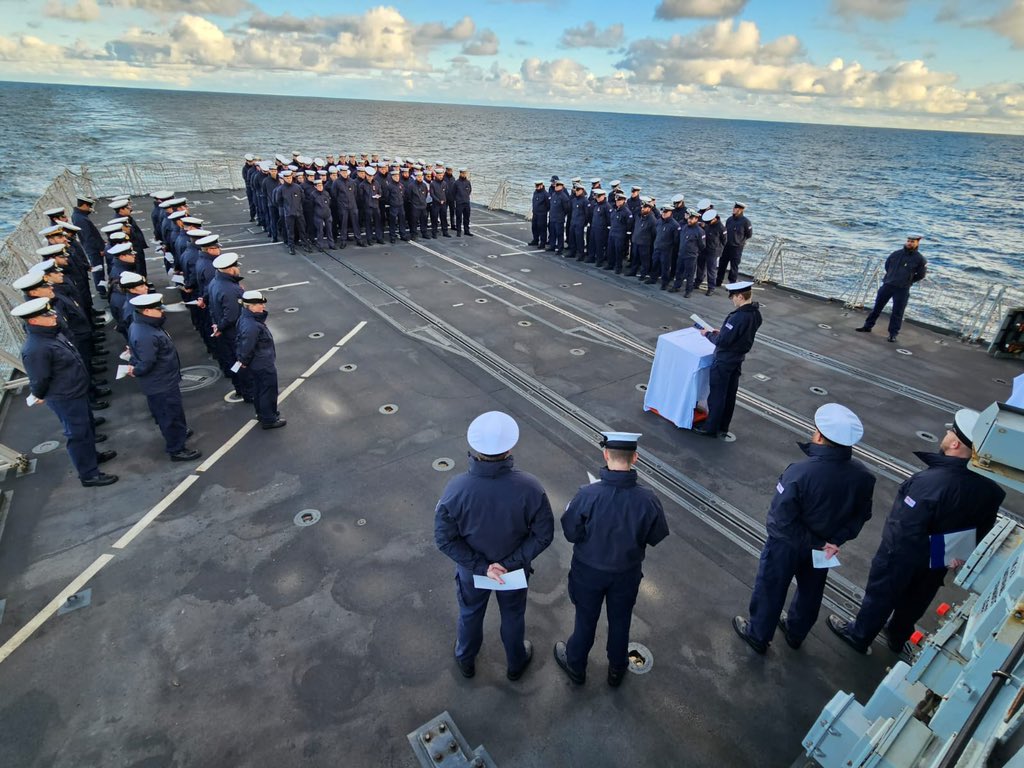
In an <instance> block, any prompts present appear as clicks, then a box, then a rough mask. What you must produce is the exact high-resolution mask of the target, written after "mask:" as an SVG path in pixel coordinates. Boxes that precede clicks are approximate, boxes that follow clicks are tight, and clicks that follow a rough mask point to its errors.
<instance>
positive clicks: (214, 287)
mask: <svg viewBox="0 0 1024 768" xmlns="http://www.w3.org/2000/svg"><path fill="white" fill-rule="evenodd" d="M241 283H242V277H241V275H237V276H236V275H229V274H227V273H226V272H217V274H216V275H214V276H213V280H211V281H210V285H209V286H208V287H207V289H206V294H207V297H208V298H209V300H210V302H209V304H207V309H208V310H209V312H210V322H211V323H213V324H214V325H216V326H217V328H218V330H220V332H221V333H227V334H229V335H230V334H231V333H234V331H235V324H236V323H237V322H238V316H239V314H240V313H241V311H242V306H241V304H239V303H238V302H239V301H240V300H241V298H242V294H243V293H245V291H244V290H243V289H242V285H241Z"/></svg>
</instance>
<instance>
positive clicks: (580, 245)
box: [566, 221, 587, 261]
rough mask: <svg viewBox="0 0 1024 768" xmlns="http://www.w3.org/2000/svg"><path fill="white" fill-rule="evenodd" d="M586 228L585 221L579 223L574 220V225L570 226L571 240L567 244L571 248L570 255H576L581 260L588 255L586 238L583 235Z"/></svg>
mask: <svg viewBox="0 0 1024 768" xmlns="http://www.w3.org/2000/svg"><path fill="white" fill-rule="evenodd" d="M584 230H585V227H584V222H582V221H581V222H580V223H579V224H578V225H577V224H576V222H575V221H574V222H573V223H572V226H571V227H569V242H568V243H567V244H566V248H568V250H569V253H568V255H569V256H575V257H576V258H577V259H580V261H582V260H583V258H584V257H586V255H587V246H586V244H585V243H586V240H585V238H584V236H583V233H584Z"/></svg>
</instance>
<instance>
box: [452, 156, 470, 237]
mask: <svg viewBox="0 0 1024 768" xmlns="http://www.w3.org/2000/svg"><path fill="white" fill-rule="evenodd" d="M472 194H473V182H471V181H470V180H469V169H468V168H459V178H457V179H455V180H454V181H453V182H452V186H451V195H452V199H453V200H454V202H455V235H456V237H458V236H459V235H465V236H466V237H472V236H473V233H472V232H470V231H469V213H470V210H471V207H470V197H471V196H472Z"/></svg>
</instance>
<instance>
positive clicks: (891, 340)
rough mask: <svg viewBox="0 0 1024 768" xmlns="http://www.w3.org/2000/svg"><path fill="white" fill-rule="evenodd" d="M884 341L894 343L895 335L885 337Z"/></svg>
mask: <svg viewBox="0 0 1024 768" xmlns="http://www.w3.org/2000/svg"><path fill="white" fill-rule="evenodd" d="M886 341H888V342H889V343H890V344H895V343H896V337H895V336H890V337H889V338H888V339H886Z"/></svg>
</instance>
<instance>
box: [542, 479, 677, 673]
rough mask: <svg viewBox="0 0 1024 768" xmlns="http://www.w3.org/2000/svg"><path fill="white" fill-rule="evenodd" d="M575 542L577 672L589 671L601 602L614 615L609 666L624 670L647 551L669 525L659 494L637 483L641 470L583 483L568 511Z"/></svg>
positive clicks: (572, 582)
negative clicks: (586, 483) (634, 607)
mask: <svg viewBox="0 0 1024 768" xmlns="http://www.w3.org/2000/svg"><path fill="white" fill-rule="evenodd" d="M562 532H563V533H564V534H565V538H566V539H567V540H569V541H570V542H572V544H573V550H572V566H571V568H570V570H569V599H570V600H571V601H572V603H573V605H575V606H576V624H575V628H574V629H573V633H572V636H571V637H570V638H569V640H568V641H567V642H566V644H565V650H566V660H567V661H568V663H569V667H570V668H571V669H572V670H573V671H574V672H576V673H579V674H583V673H585V672H586V669H587V656H588V654H589V653H590V649H591V648H592V647H593V645H594V634H595V632H596V631H597V622H598V620H599V619H600V618H601V605H602V604H605V605H606V612H607V615H608V645H607V651H608V666H609V668H611V669H614V670H624V669H625V668H626V665H627V658H626V651H627V648H628V646H629V627H630V623H631V622H632V618H633V605H634V604H635V603H636V596H637V593H638V592H639V590H640V581H641V580H642V579H643V577H644V575H643V572H642V570H641V567H642V565H643V560H644V555H645V550H646V548H647V546H648V545H650V546H652V547H653V546H654V545H655V544H657V543H658V542H659V541H661V540H662V539H664V538H665V537H666V536H668V533H669V531H668V523H667V522H666V520H665V512H664V510H662V507H661V502H660V501H659V500H658V497H657V496H655V495H654V492H653V491H651V490H650V489H648V488H644V487H643V486H641V485H638V484H637V474H636V470H633V469H630V470H626V471H616V470H611V469H608V468H607V467H606V468H604V469H602V470H601V480H600V482H597V483H592V484H590V485H584V486H582V487H581V488H580V489H579V491H577V493H576V496H575V497H573V499H572V501H570V502H569V505H568V506H567V507H566V509H565V513H564V514H563V515H562Z"/></svg>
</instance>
